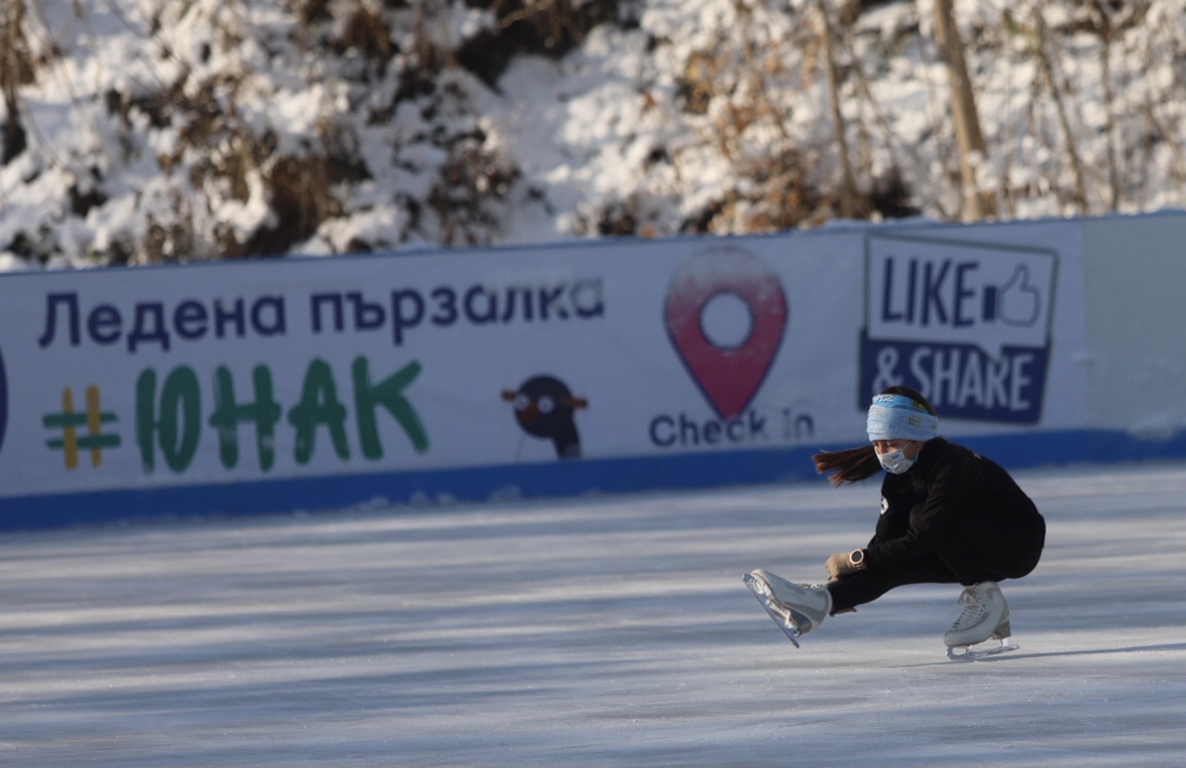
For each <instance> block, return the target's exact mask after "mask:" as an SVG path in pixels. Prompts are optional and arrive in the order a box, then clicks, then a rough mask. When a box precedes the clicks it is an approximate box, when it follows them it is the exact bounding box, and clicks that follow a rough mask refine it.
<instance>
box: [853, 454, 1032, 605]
mask: <svg viewBox="0 0 1186 768" xmlns="http://www.w3.org/2000/svg"><path fill="white" fill-rule="evenodd" d="M881 495H882V501H881V504H882V514H881V518H880V519H879V520H878V522H877V532H876V535H875V536H874V537H873V539H872V540H871V541H870V542H869V546H868V548H867V549H866V552H865V557H866V562H867V567H868V568H869V569H870V570H872V569H875V568H879V567H886V566H891V565H897V564H901V563H905V562H908V561H910V560H914V559H916V558H920V557H924V556H927V555H936V556H938V557H939V558H940V559H941V560H943V561H944V563H945V564H946V565H948V567H949V568H951V570H952V571H954V572H955V573H956V574H957V575H958V576H960V577H961V580H963V581H964V582H965V583H974V582H976V581H982V580H986V579H993V580H1000V579H1005V578H1020V577H1021V576H1024V575H1025V574H1027V573H1029V572H1030V571H1032V570H1033V569H1034V567H1035V566H1036V565H1037V563H1038V558H1039V557H1040V556H1041V553H1042V547H1043V545H1044V544H1045V539H1046V522H1045V520H1043V518H1042V515H1041V514H1040V513H1039V512H1038V508H1037V507H1036V506H1034V503H1033V502H1032V501H1031V500H1030V498H1029V497H1028V496H1026V495H1025V493H1024V492H1023V491H1022V490H1021V488H1019V487H1018V485H1017V483H1016V482H1014V480H1013V478H1012V477H1010V476H1009V473H1008V472H1006V471H1005V470H1004V469H1002V468H1001V467H1000V466H998V465H997V464H995V463H994V462H992V461H990V460H988V459H986V458H984V457H982V456H980V455H978V454H976V453H973V452H972V451H970V450H968V449H967V448H964V447H962V446H959V445H955V444H953V443H949V442H948V441H947V440H945V439H943V438H941V437H937V438H934V439H932V440H929V441H928V442H926V443H924V444H923V447H922V450H921V451H920V453H919V455H918V457H917V460H916V462H915V464H914V466H913V467H911V468H910V469H909V470H907V471H906V472H904V473H902V474H900V475H891V474H889V473H886V476H885V480H884V481H883V482H882V485H881Z"/></svg>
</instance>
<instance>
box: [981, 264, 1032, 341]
mask: <svg viewBox="0 0 1186 768" xmlns="http://www.w3.org/2000/svg"><path fill="white" fill-rule="evenodd" d="M1041 315H1042V296H1041V293H1039V291H1038V289H1037V288H1035V287H1033V286H1032V285H1030V269H1029V267H1028V266H1027V265H1025V264H1018V265H1017V269H1015V270H1013V274H1012V275H1010V277H1009V282H1007V283H1005V284H1004V285H1003V286H1001V287H1000V288H997V287H996V286H993V285H989V286H985V288H984V319H985V320H996V319H997V318H1000V320H1001V322H1002V323H1005V324H1006V325H1013V326H1020V327H1028V326H1031V325H1033V324H1034V323H1036V322H1037V321H1038V318H1039V317H1041Z"/></svg>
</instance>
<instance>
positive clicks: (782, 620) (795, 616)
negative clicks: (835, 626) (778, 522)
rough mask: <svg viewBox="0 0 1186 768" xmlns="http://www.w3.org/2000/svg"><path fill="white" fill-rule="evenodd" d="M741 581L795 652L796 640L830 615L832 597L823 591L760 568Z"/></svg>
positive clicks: (797, 642)
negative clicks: (794, 582) (791, 644)
mask: <svg viewBox="0 0 1186 768" xmlns="http://www.w3.org/2000/svg"><path fill="white" fill-rule="evenodd" d="M742 580H743V581H745V585H746V586H747V587H749V590H750V592H753V593H754V597H756V598H758V602H759V603H761V604H762V607H763V608H765V609H766V613H768V614H770V618H772V619H774V623H775V624H777V625H778V628H779V629H781V630H782V631H783V633H784V634H785V635H786V636H787V639H789V640H790V641H791V642H792V643H794V645H795V647H796V648H798V647H799V640H798V638H799V636H800V635H805V634H807V633H808V632H810V631H811V630H813V629H815V628H816V627H818V626H819V625H820V624H821V623H822V622H823V620H824V619H825V618H827V616H828V614H829V613H831V612H832V595H831V593H829V592H828V590H827V589H826V588H825V587H821V586H810V587H809V586H804V585H802V584H792V583H791V582H789V581H787V580H786V579H784V578H782V577H781V576H777V575H775V574H773V573H770V572H769V571H765V570H763V569H761V568H759V569H758V570H756V571H753V572H752V573H749V574H747V575H745V576H743V577H742Z"/></svg>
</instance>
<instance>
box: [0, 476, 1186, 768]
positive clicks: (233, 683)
mask: <svg viewBox="0 0 1186 768" xmlns="http://www.w3.org/2000/svg"><path fill="white" fill-rule="evenodd" d="M1016 474H1017V477H1018V480H1019V481H1020V483H1021V484H1022V486H1023V488H1025V489H1026V490H1027V491H1028V492H1029V493H1030V495H1031V496H1032V497H1033V498H1034V499H1035V500H1036V501H1037V503H1038V506H1039V508H1040V509H1041V510H1042V512H1043V513H1044V514H1045V516H1046V519H1047V523H1048V526H1049V530H1048V537H1047V547H1046V553H1045V556H1044V558H1043V560H1042V563H1041V564H1040V565H1039V566H1038V569H1037V570H1036V571H1035V572H1034V573H1033V574H1031V575H1030V576H1029V577H1027V578H1026V579H1023V580H1020V581H1013V582H1004V583H1003V589H1004V592H1005V595H1006V597H1007V598H1008V600H1009V604H1010V609H1011V613H1012V625H1013V632H1014V638H1015V639H1016V640H1017V641H1018V642H1019V643H1020V645H1021V649H1020V650H1019V651H1016V652H1013V653H1010V654H1006V655H1003V656H999V657H995V658H991V659H986V660H981V661H976V662H970V663H969V662H952V661H948V660H946V658H945V657H944V653H943V650H944V649H943V642H942V636H943V632H944V631H945V630H946V629H947V627H948V626H949V625H950V624H951V622H952V621H953V620H954V619H955V617H956V616H957V615H958V614H959V611H960V609H959V606H958V605H957V604H956V599H957V598H958V596H959V588H958V587H955V586H920V587H907V588H903V589H901V590H898V591H895V592H892V593H890V594H889V595H887V596H886V597H884V598H883V599H881V600H879V601H878V602H876V603H874V604H871V605H869V606H864V607H862V608H861V609H860V611H859V612H858V613H857V614H855V615H846V616H838V617H835V618H833V619H829V620H828V621H827V622H826V623H825V624H824V625H822V627H821V628H820V629H819V630H817V631H816V632H814V633H812V634H811V635H808V636H807V637H805V638H804V639H803V647H802V649H800V650H795V649H794V648H793V647H792V646H791V645H790V643H788V642H787V640H786V638H784V637H783V635H782V634H781V633H780V632H779V631H778V630H777V629H776V628H775V627H774V625H773V624H772V623H771V621H770V619H769V618H768V617H767V616H766V614H765V613H764V612H763V610H762V609H761V607H760V606H759V605H758V604H757V602H756V601H755V600H754V599H753V597H751V595H750V594H749V592H748V591H747V590H746V588H745V587H744V585H743V584H742V582H741V575H742V574H743V573H744V572H747V571H749V570H751V569H753V568H756V567H764V568H768V569H770V570H773V571H775V572H777V573H780V574H782V575H784V576H786V577H788V578H791V579H793V580H799V581H808V580H819V579H820V578H821V577H823V576H824V575H825V573H824V570H823V562H824V559H825V558H826V556H827V555H829V554H831V553H832V552H836V551H843V550H848V549H852V548H854V547H856V546H861V545H863V544H864V543H865V542H866V541H867V540H868V538H869V536H870V534H871V532H872V529H873V525H874V522H875V518H876V516H877V510H878V486H877V483H876V482H869V483H866V484H864V485H861V486H858V487H856V488H848V489H842V490H836V489H832V488H830V487H828V485H827V483H826V482H825V481H823V480H820V481H819V482H818V484H809V485H793V486H777V487H770V486H768V487H759V488H746V489H728V490H716V491H708V492H696V493H679V494H665V495H638V496H629V497H613V498H609V497H606V498H591V499H581V500H576V501H563V502H507V503H503V504H499V505H497V506H486V507H468V506H437V507H425V508H419V509H416V508H395V509H392V508H378V509H369V510H355V511H350V512H341V513H324V514H317V515H309V516H289V517H273V518H258V519H237V520H207V521H175V522H162V523H149V524H136V525H131V526H124V527H116V526H111V527H103V528H86V529H72V530H60V531H50V532H39V533H20V534H8V535H5V536H3V537H2V538H0V764H3V765H20V766H43V765H53V766H64V765H82V764H86V765H110V766H245V765H303V764H327V765H334V766H350V765H399V766H425V765H457V766H511V765H516V766H531V765H545V766H607V765H626V766H651V765H665V766H667V765H674V766H682V765H688V766H692V765H699V766H723V765H745V766H759V765H788V766H796V765H802V766H954V765H960V766H967V765H991V766H994V767H997V766H1013V765H1016V766H1068V768H1069V767H1071V766H1073V767H1074V768H1084V767H1086V766H1126V767H1131V766H1181V765H1182V764H1183V760H1186V637H1184V636H1183V630H1184V628H1186V557H1184V553H1186V465H1183V464H1180V463H1177V464H1158V465H1135V466H1126V467H1120V468H1117V467H1100V468H1078V469H1057V470H1048V471H1028V472H1021V473H1016Z"/></svg>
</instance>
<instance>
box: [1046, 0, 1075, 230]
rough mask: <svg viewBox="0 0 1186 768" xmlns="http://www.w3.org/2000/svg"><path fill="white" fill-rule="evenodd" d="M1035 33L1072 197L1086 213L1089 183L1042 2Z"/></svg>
mask: <svg viewBox="0 0 1186 768" xmlns="http://www.w3.org/2000/svg"><path fill="white" fill-rule="evenodd" d="M1034 33H1035V35H1036V38H1037V39H1036V42H1035V48H1036V53H1037V55H1038V66H1039V67H1040V68H1041V70H1042V76H1043V78H1044V79H1045V80H1046V85H1047V86H1048V87H1049V88H1050V95H1051V96H1052V97H1053V99H1054V110H1055V113H1056V114H1057V115H1058V125H1059V128H1061V129H1062V137H1063V142H1064V143H1065V144H1066V150H1067V160H1068V162H1069V163H1070V164H1071V177H1072V183H1073V184H1074V189H1073V190H1072V191H1071V197H1072V200H1073V201H1074V203H1075V208H1076V209H1078V211H1079V214H1080V215H1085V214H1086V213H1087V185H1086V184H1085V183H1084V181H1083V163H1082V162H1081V161H1080V160H1079V146H1078V142H1076V141H1075V132H1074V130H1073V129H1072V127H1071V120H1070V118H1069V117H1068V116H1067V108H1066V104H1064V103H1063V97H1062V91H1060V90H1059V88H1058V81H1057V80H1055V79H1054V65H1053V64H1052V63H1051V61H1050V55H1049V54H1048V53H1047V52H1046V39H1047V38H1048V37H1049V33H1048V31H1047V29H1046V19H1045V18H1044V17H1043V16H1042V6H1041V4H1035V5H1034Z"/></svg>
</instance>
